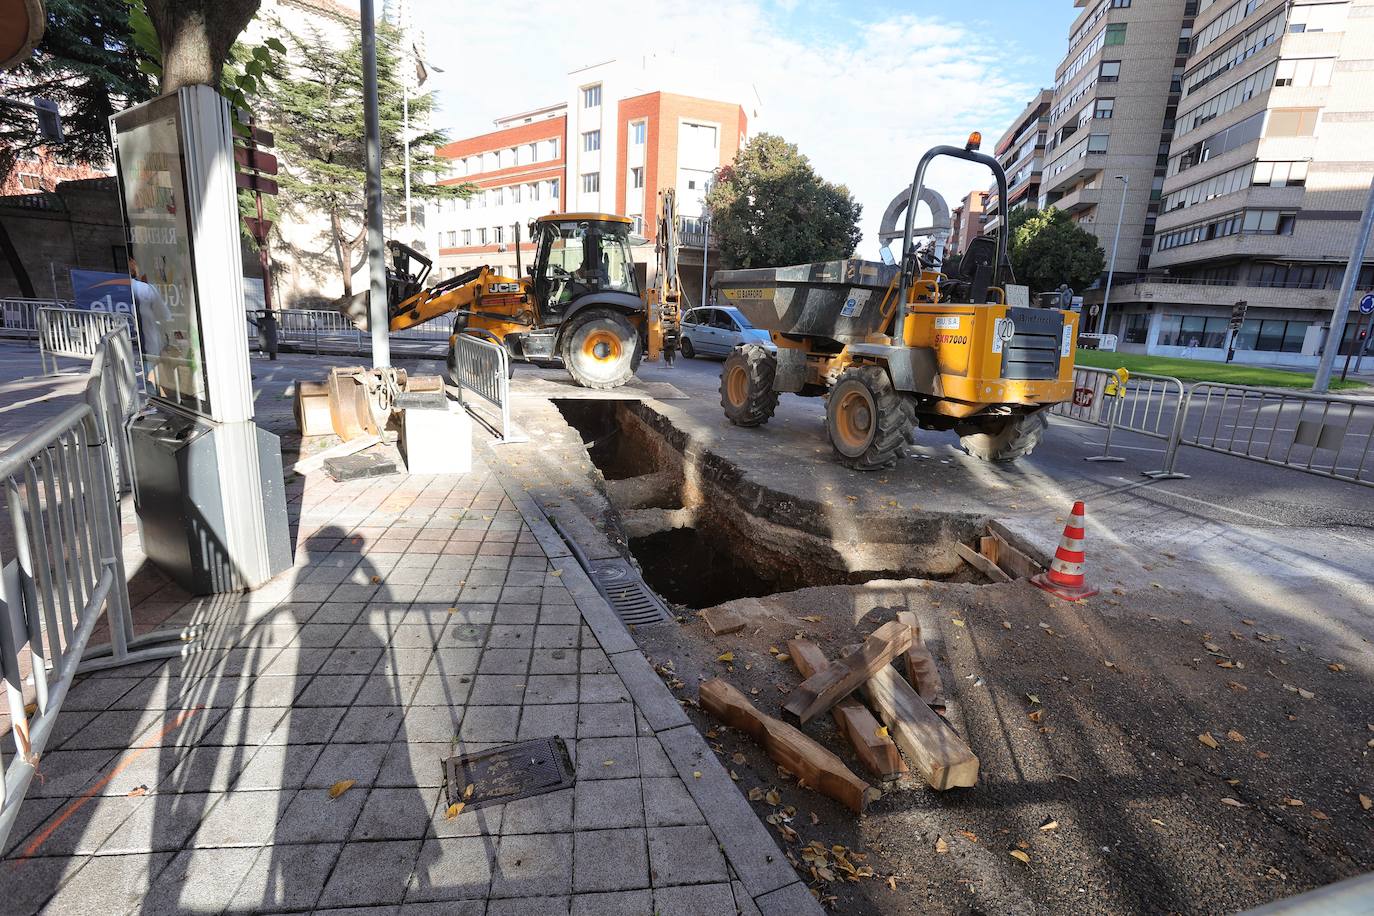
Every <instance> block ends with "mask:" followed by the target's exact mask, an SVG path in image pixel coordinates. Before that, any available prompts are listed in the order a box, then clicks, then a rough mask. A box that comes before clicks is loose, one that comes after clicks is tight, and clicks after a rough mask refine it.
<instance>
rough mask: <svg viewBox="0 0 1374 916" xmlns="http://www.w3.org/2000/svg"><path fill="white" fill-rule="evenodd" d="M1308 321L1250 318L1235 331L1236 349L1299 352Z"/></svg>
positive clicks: (1305, 334) (1305, 335)
mask: <svg viewBox="0 0 1374 916" xmlns="http://www.w3.org/2000/svg"><path fill="white" fill-rule="evenodd" d="M1311 326H1312V323H1311V322H1310V321H1280V320H1275V319H1272V318H1264V319H1257V318H1251V319H1249V320H1247V321H1246V322H1245V323H1244V324H1242V325H1241V326H1240V330H1239V331H1238V332H1237V333H1236V349H1237V350H1265V351H1268V352H1270V353H1301V352H1302V342H1303V340H1304V338H1306V337H1307V329H1308V328H1309V327H1311Z"/></svg>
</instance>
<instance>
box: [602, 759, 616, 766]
mask: <svg viewBox="0 0 1374 916" xmlns="http://www.w3.org/2000/svg"><path fill="white" fill-rule="evenodd" d="M601 765H602V766H603V767H613V766H615V761H614V760H603V761H601Z"/></svg>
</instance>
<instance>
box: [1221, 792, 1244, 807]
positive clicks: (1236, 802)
mask: <svg viewBox="0 0 1374 916" xmlns="http://www.w3.org/2000/svg"><path fill="white" fill-rule="evenodd" d="M1221 803H1222V804H1223V805H1230V806H1231V807H1232V808H1244V807H1245V802H1243V801H1241V800H1240V799H1238V798H1232V797H1230V796H1229V795H1228V796H1226V797H1225V798H1223V799H1222V800H1221Z"/></svg>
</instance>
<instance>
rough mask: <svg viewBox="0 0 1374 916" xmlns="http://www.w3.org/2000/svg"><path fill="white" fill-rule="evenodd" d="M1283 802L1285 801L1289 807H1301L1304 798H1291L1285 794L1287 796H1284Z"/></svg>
mask: <svg viewBox="0 0 1374 916" xmlns="http://www.w3.org/2000/svg"><path fill="white" fill-rule="evenodd" d="M1283 803H1284V804H1285V805H1287V806H1288V807H1290V808H1301V807H1302V799H1301V798H1289V797H1288V796H1286V795H1285V796H1284V797H1283Z"/></svg>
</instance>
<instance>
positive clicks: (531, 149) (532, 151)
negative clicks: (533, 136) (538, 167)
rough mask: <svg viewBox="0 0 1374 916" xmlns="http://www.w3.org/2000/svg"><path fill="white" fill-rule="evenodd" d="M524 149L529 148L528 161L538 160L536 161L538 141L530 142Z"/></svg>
mask: <svg viewBox="0 0 1374 916" xmlns="http://www.w3.org/2000/svg"><path fill="white" fill-rule="evenodd" d="M526 149H527V150H529V155H530V162H538V161H539V144H538V143H531V144H530V145H529V146H527V147H526Z"/></svg>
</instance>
